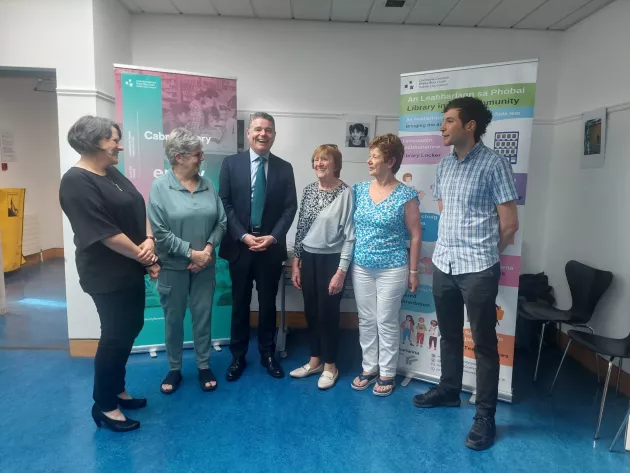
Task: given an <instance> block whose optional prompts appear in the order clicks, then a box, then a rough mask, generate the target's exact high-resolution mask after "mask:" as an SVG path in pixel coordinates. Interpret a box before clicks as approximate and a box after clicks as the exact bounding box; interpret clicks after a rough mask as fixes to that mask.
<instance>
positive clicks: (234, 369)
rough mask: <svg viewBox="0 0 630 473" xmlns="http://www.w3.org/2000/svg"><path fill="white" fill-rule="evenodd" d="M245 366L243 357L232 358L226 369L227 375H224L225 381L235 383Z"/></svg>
mask: <svg viewBox="0 0 630 473" xmlns="http://www.w3.org/2000/svg"><path fill="white" fill-rule="evenodd" d="M246 366H247V362H246V361H245V357H237V358H234V359H233V360H232V363H231V364H230V366H229V367H228V370H227V374H226V375H225V377H226V379H227V380H228V381H236V380H237V379H238V378H240V377H241V375H242V374H243V371H245V367H246Z"/></svg>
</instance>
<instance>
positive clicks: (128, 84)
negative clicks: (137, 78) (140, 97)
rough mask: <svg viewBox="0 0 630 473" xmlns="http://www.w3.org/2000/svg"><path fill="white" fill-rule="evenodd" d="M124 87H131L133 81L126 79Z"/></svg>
mask: <svg viewBox="0 0 630 473" xmlns="http://www.w3.org/2000/svg"><path fill="white" fill-rule="evenodd" d="M125 85H126V86H128V87H133V81H132V80H131V79H127V80H126V81H125Z"/></svg>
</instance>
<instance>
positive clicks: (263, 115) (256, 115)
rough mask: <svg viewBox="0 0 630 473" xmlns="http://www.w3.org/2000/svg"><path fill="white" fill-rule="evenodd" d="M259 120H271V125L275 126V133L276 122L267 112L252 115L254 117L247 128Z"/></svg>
mask: <svg viewBox="0 0 630 473" xmlns="http://www.w3.org/2000/svg"><path fill="white" fill-rule="evenodd" d="M257 118H264V119H265V120H269V121H270V122H271V124H272V125H273V129H274V131H275V130H276V121H275V120H274V119H273V117H272V116H271V115H269V114H268V113H267V112H255V113H252V116H251V117H250V119H249V123H248V124H247V128H249V127H250V126H252V122H253V121H254V120H256V119H257Z"/></svg>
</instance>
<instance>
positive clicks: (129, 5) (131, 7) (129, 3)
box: [118, 0, 142, 13]
mask: <svg viewBox="0 0 630 473" xmlns="http://www.w3.org/2000/svg"><path fill="white" fill-rule="evenodd" d="M118 1H119V2H120V4H121V5H122V6H123V7H125V8H126V9H127V10H128V11H130V12H131V13H142V10H140V8H139V7H138V5H136V2H134V1H133V0H118Z"/></svg>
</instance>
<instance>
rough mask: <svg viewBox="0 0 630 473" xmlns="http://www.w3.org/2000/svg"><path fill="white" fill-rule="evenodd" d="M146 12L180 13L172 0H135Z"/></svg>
mask: <svg viewBox="0 0 630 473" xmlns="http://www.w3.org/2000/svg"><path fill="white" fill-rule="evenodd" d="M133 1H134V2H135V3H136V5H138V7H139V8H140V10H142V11H143V12H144V13H179V12H178V11H177V8H175V7H174V6H173V4H172V3H171V2H170V0H133Z"/></svg>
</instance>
